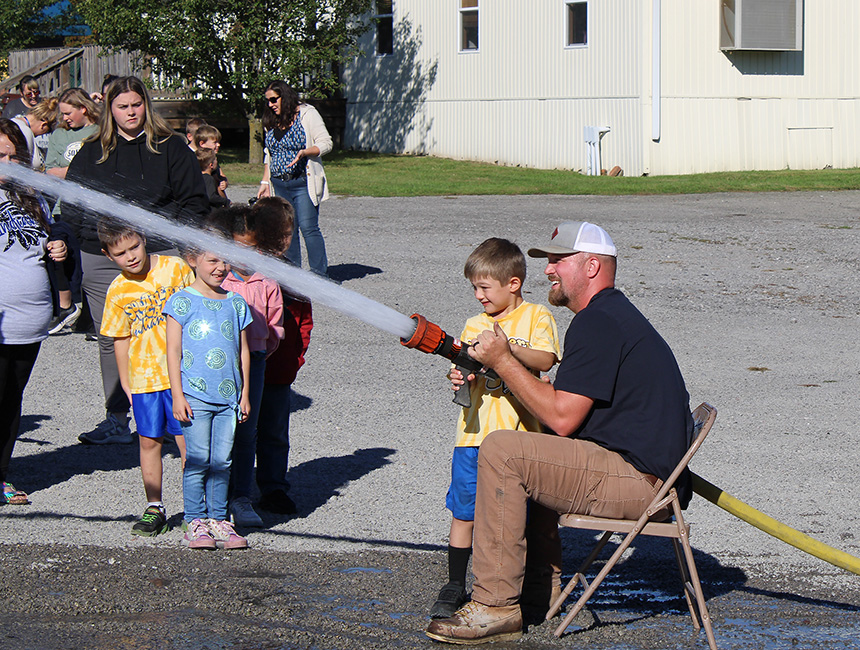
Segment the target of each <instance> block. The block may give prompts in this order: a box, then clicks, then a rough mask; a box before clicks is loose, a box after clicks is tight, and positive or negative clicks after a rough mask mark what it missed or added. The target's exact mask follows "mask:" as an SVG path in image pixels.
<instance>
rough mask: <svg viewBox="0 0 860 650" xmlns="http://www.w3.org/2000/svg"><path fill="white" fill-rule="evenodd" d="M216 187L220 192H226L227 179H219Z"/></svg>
mask: <svg viewBox="0 0 860 650" xmlns="http://www.w3.org/2000/svg"><path fill="white" fill-rule="evenodd" d="M218 189H219V190H220V191H222V192H226V191H227V181H221V182H220V183H218Z"/></svg>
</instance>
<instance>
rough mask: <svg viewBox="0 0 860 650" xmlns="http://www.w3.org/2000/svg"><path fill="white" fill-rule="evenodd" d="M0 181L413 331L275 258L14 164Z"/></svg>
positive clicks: (2, 166) (402, 331) (3, 168)
mask: <svg viewBox="0 0 860 650" xmlns="http://www.w3.org/2000/svg"><path fill="white" fill-rule="evenodd" d="M0 177H4V178H6V179H13V180H14V181H16V182H17V183H19V184H21V185H23V186H26V187H32V188H35V189H37V190H39V191H40V192H42V193H43V194H47V195H48V196H52V197H56V198H58V199H60V200H61V201H62V202H63V203H69V204H74V205H78V206H81V207H82V208H84V209H85V210H87V211H88V212H91V213H93V214H100V215H108V216H110V217H112V218H114V219H118V220H120V221H123V222H125V223H128V224H129V225H131V226H132V227H133V228H135V229H137V230H141V231H143V232H144V233H145V234H147V235H151V236H159V237H161V238H164V239H168V240H170V241H173V242H181V243H184V244H188V245H193V246H194V247H196V248H203V249H206V250H209V251H212V252H213V253H215V254H216V255H218V256H219V257H222V258H223V259H225V260H227V261H229V262H231V263H235V264H236V265H237V266H242V267H245V268H252V269H254V270H255V271H259V272H260V273H261V274H262V275H265V276H266V277H268V278H271V279H272V280H275V281H276V282H278V283H279V284H281V285H283V286H285V287H288V288H289V289H290V291H292V292H293V293H296V294H300V295H302V296H308V297H309V298H312V299H313V300H314V301H317V302H320V303H322V304H324V305H326V306H328V307H331V308H332V309H336V310H337V311H340V312H341V313H344V314H346V315H347V316H352V317H354V318H358V319H359V320H362V321H364V322H365V323H368V324H369V325H373V326H374V327H377V328H379V329H381V330H383V331H386V332H389V333H391V334H394V335H396V336H400V337H411V336H412V334H413V332H414V330H415V322H414V321H413V320H412V319H411V318H408V317H407V316H406V315H405V314H401V313H400V312H398V311H395V310H394V309H391V308H390V307H387V306H385V305H383V304H382V303H379V302H376V301H375V300H371V299H370V298H367V297H365V296H362V295H361V294H358V293H355V292H354V291H350V290H349V289H344V288H343V287H341V286H340V285H338V284H336V283H334V282H331V281H330V280H328V279H327V278H323V277H321V276H319V275H316V274H314V273H310V272H308V271H303V270H302V269H300V268H297V267H295V266H292V265H290V264H286V263H285V262H283V261H281V260H279V259H277V258H274V257H270V256H268V255H263V254H262V253H259V252H257V251H255V250H253V249H250V248H247V247H244V246H241V245H239V244H236V243H235V242H233V241H230V240H227V239H224V238H222V237H219V236H218V235H215V234H212V233H209V232H206V231H203V230H200V229H198V228H195V227H193V226H192V225H189V224H183V223H181V222H178V221H174V220H172V219H166V218H165V217H162V216H159V215H158V214H155V213H153V212H149V211H148V210H144V209H143V208H140V207H138V206H135V205H132V204H129V203H127V202H124V201H121V200H119V199H117V198H114V197H112V196H109V195H106V194H102V193H101V192H97V191H95V190H91V189H89V188H86V187H82V186H80V185H77V184H75V183H71V182H69V181H66V180H61V179H59V178H55V177H54V176H49V175H47V174H40V173H38V172H35V171H33V170H31V169H27V168H25V167H23V166H21V165H18V164H15V163H0Z"/></svg>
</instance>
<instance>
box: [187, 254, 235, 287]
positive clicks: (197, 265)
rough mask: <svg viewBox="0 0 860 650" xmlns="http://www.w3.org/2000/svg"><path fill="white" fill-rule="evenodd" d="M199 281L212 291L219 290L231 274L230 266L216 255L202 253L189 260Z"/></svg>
mask: <svg viewBox="0 0 860 650" xmlns="http://www.w3.org/2000/svg"><path fill="white" fill-rule="evenodd" d="M188 261H189V262H190V263H191V264H190V265H191V266H192V267H194V273H195V274H196V275H197V279H198V280H200V281H201V282H203V283H204V284H205V285H206V286H208V287H209V288H210V289H217V288H218V287H220V286H221V283H222V282H224V278H226V277H227V274H228V273H229V272H230V265H229V264H227V262H225V261H224V260H222V259H221V258H220V257H217V256H216V255H215V254H214V253H209V252H205V253H200V254H199V255H197V256H196V257H194V258H192V259H190V260H188Z"/></svg>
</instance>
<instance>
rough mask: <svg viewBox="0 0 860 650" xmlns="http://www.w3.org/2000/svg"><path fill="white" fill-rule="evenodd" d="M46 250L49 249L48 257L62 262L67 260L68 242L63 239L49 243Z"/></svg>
mask: <svg viewBox="0 0 860 650" xmlns="http://www.w3.org/2000/svg"><path fill="white" fill-rule="evenodd" d="M46 248H47V249H48V255H49V256H50V258H51V259H52V260H54V261H55V262H62V261H63V260H65V259H66V254H67V253H68V250H67V249H66V242H64V241H63V240H62V239H54V240H52V241H49V242H48V244H47V246H46Z"/></svg>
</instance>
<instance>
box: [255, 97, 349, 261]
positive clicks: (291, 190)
mask: <svg viewBox="0 0 860 650" xmlns="http://www.w3.org/2000/svg"><path fill="white" fill-rule="evenodd" d="M263 129H264V130H265V147H266V157H265V162H264V169H263V180H262V181H260V189H259V190H258V191H257V198H262V197H264V196H272V195H274V196H280V197H282V198H284V199H286V200H287V201H289V202H290V204H292V206H293V209H294V210H295V213H296V225H297V230H300V231H301V233H302V237H304V240H305V248H306V249H307V256H308V266H310V268H311V271H313V272H314V273H317V274H319V275H327V274H328V258H327V257H326V252H325V240H323V235H322V232H321V231H320V226H319V204H320V202H321V201H325V200H326V199H327V198H328V185H327V183H326V177H325V171H324V170H323V166H322V160H321V159H320V158H321V156H324V155H325V154H327V153H328V152H330V151H331V149H332V141H331V136H330V135H329V132H328V130H326V128H325V122H323V119H322V117H321V116H320V114H319V112H318V111H317V109H315V108H314V107H313V106H311V105H310V104H305V103H303V102H301V101H300V100H299V96H298V93H296V91H295V90H293V88H291V87H290V86H289V85H288V84H287V83H286V82H285V81H273V82H272V83H270V84H269V85H268V86H267V87H266V108H265V109H264V111H263ZM287 259H288V260H289V261H290V262H292V263H293V264H295V265H296V266H301V265H302V252H301V247H300V244H299V237H298V233H296V236H295V237H293V242H292V244H290V248H289V250H288V251H287Z"/></svg>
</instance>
